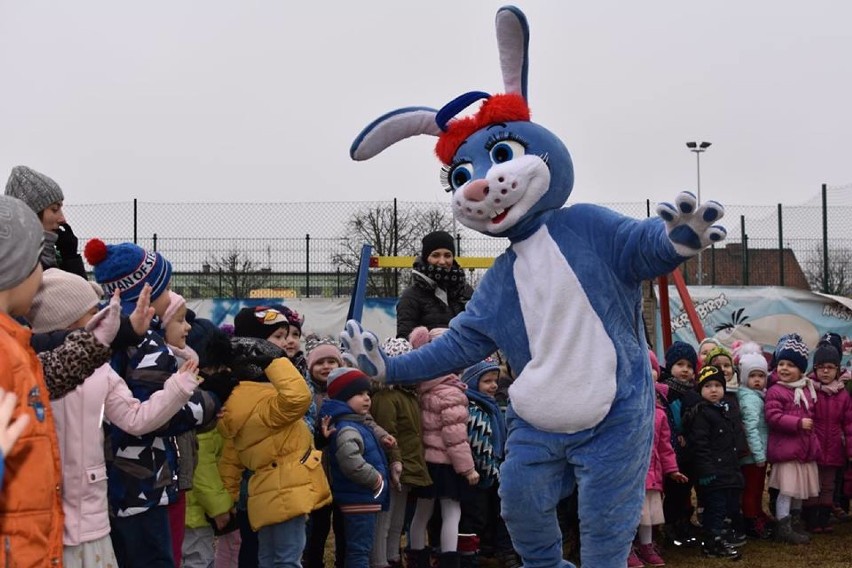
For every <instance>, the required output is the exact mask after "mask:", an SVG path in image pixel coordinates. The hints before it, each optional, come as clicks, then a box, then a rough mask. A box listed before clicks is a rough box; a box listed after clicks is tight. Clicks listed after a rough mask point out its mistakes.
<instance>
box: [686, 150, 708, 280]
mask: <svg viewBox="0 0 852 568" xmlns="http://www.w3.org/2000/svg"><path fill="white" fill-rule="evenodd" d="M710 144H711V143H710V142H700V143H698V142H687V143H686V147H687V148H689V151H690V152H694V153H695V174H696V178H697V179H696V182H697V183H696V185H697V187H696V189H697V191H696V194H695V198H696V199H697V200H698V205H701V154H702V153H703V152H705V151H706V150H707V148H709V147H710ZM703 272H704V271H703V269H702V266H701V253H700V252H699V253H698V285H699V286H701V285H702V284H703V283H704V274H703Z"/></svg>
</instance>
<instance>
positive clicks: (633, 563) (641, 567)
mask: <svg viewBox="0 0 852 568" xmlns="http://www.w3.org/2000/svg"><path fill="white" fill-rule="evenodd" d="M627 568H645V563H644V562H642V561H641V560H640V559H639V557H638V556H637V555H636V547H633V546H631V547H630V556H628V557H627Z"/></svg>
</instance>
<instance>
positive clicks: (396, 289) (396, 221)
mask: <svg viewBox="0 0 852 568" xmlns="http://www.w3.org/2000/svg"><path fill="white" fill-rule="evenodd" d="M393 255H394V256H399V211H398V209H397V202H396V197H394V198H393ZM424 260H425V259H424ZM393 293H394V296H396V297H399V268H394V269H393Z"/></svg>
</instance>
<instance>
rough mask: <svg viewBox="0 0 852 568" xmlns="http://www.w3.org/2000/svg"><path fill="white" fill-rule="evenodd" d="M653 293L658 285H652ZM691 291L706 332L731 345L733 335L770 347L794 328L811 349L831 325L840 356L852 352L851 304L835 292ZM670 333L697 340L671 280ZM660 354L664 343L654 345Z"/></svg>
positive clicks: (708, 288)
mask: <svg viewBox="0 0 852 568" xmlns="http://www.w3.org/2000/svg"><path fill="white" fill-rule="evenodd" d="M655 292H656V293H657V298H658V299H659V290H658V289H657V288H656V287H655ZM689 294H690V296H691V297H692V302H693V304H694V305H695V310H696V311H697V312H698V316H699V317H700V318H701V322H702V324H703V326H704V333H705V334H706V335H707V337H715V338H716V339H718V340H719V341H720V342H721V343H722V344H723V345H726V346H730V345H731V344H732V343H733V342H734V341H736V340H742V341H755V342H757V343H759V344H761V345H762V346H763V348H764V350H765V351H767V352H772V351H773V350H774V349H775V344H776V343H777V342H778V339H779V338H780V337H781V336H782V335H784V334H785V333H798V334H799V335H801V336H802V339H804V340H805V343H807V344H808V346H809V347H810V348H811V350H813V349H814V348H815V347H816V344H817V341H819V338H820V337H821V336H822V335H823V334H825V333H826V332H829V331H832V332H834V333H837V334H839V335H841V336H842V337H843V338H844V352H845V353H844V361H847V365H848V364H849V363H848V360H849V358H850V353H852V341H849V338H850V337H852V309H850V307H849V306H847V304H852V301H850V300H849V299H848V298H837V297H833V296H827V295H824V294H817V293H814V292H808V291H804V290H797V289H793V288H781V287H778V286H766V287H733V286H731V287H723V286H690V287H689ZM669 300H670V302H669V304H670V306H671V318H672V322H671V327H672V338H673V340H675V341H678V340H680V341H686V342H687V343H691V344H693V345H697V344H698V340H697V339H696V337H695V334H694V333H693V330H692V327H691V326H690V324H689V319H688V317H687V315H686V312H685V311H684V309H683V304H682V303H681V300H680V296H679V295H678V293H677V290H676V289H675V287H674V286H669ZM656 331H657V334H656V335H657V341H656V343H655V345H657V346H661V345H662V344H663V341H662V329H661V328H660V325H659V323H658V325H657V330H656ZM657 351H658V352H659V353H658V354H660V355H661V354H662V348H660V349H658V350H657Z"/></svg>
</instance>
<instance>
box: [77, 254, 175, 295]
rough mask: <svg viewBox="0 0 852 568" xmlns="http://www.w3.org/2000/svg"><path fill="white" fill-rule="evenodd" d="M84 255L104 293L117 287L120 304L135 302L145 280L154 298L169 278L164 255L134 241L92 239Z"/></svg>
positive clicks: (163, 289) (169, 270) (160, 292)
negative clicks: (112, 243) (115, 242)
mask: <svg viewBox="0 0 852 568" xmlns="http://www.w3.org/2000/svg"><path fill="white" fill-rule="evenodd" d="M83 256H85V257H86V262H88V263H89V264H91V265H92V266H93V267H94V273H95V280H96V281H97V283H98V284H100V285H101V287H102V288H103V289H104V294H105V295H106V296H107V297H109V296H112V293H113V292H114V291H115V290H118V291H119V293H120V294H121V302H122V303H123V304H126V303H135V302H136V301H137V300H138V299H139V295H140V294H141V293H142V288H143V287H144V286H145V284H146V283H147V284H150V285H151V300H152V301H153V300H156V299H157V298H159V297H160V295H161V294H162V293H163V292H165V291H166V289H167V288H168V286H169V282H170V281H171V279H172V265H171V263H170V262H169V261H168V260H166V259H165V258H164V257H163V255H161V254H160V253H158V252H153V251H146V250H145V249H143V248H142V247H140V246H138V245H135V244H133V243H121V244H118V245H108V244H106V243H104V242H103V241H102V240H100V239H92V240H90V241H89V242H88V243H86V248H85V249H83Z"/></svg>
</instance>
